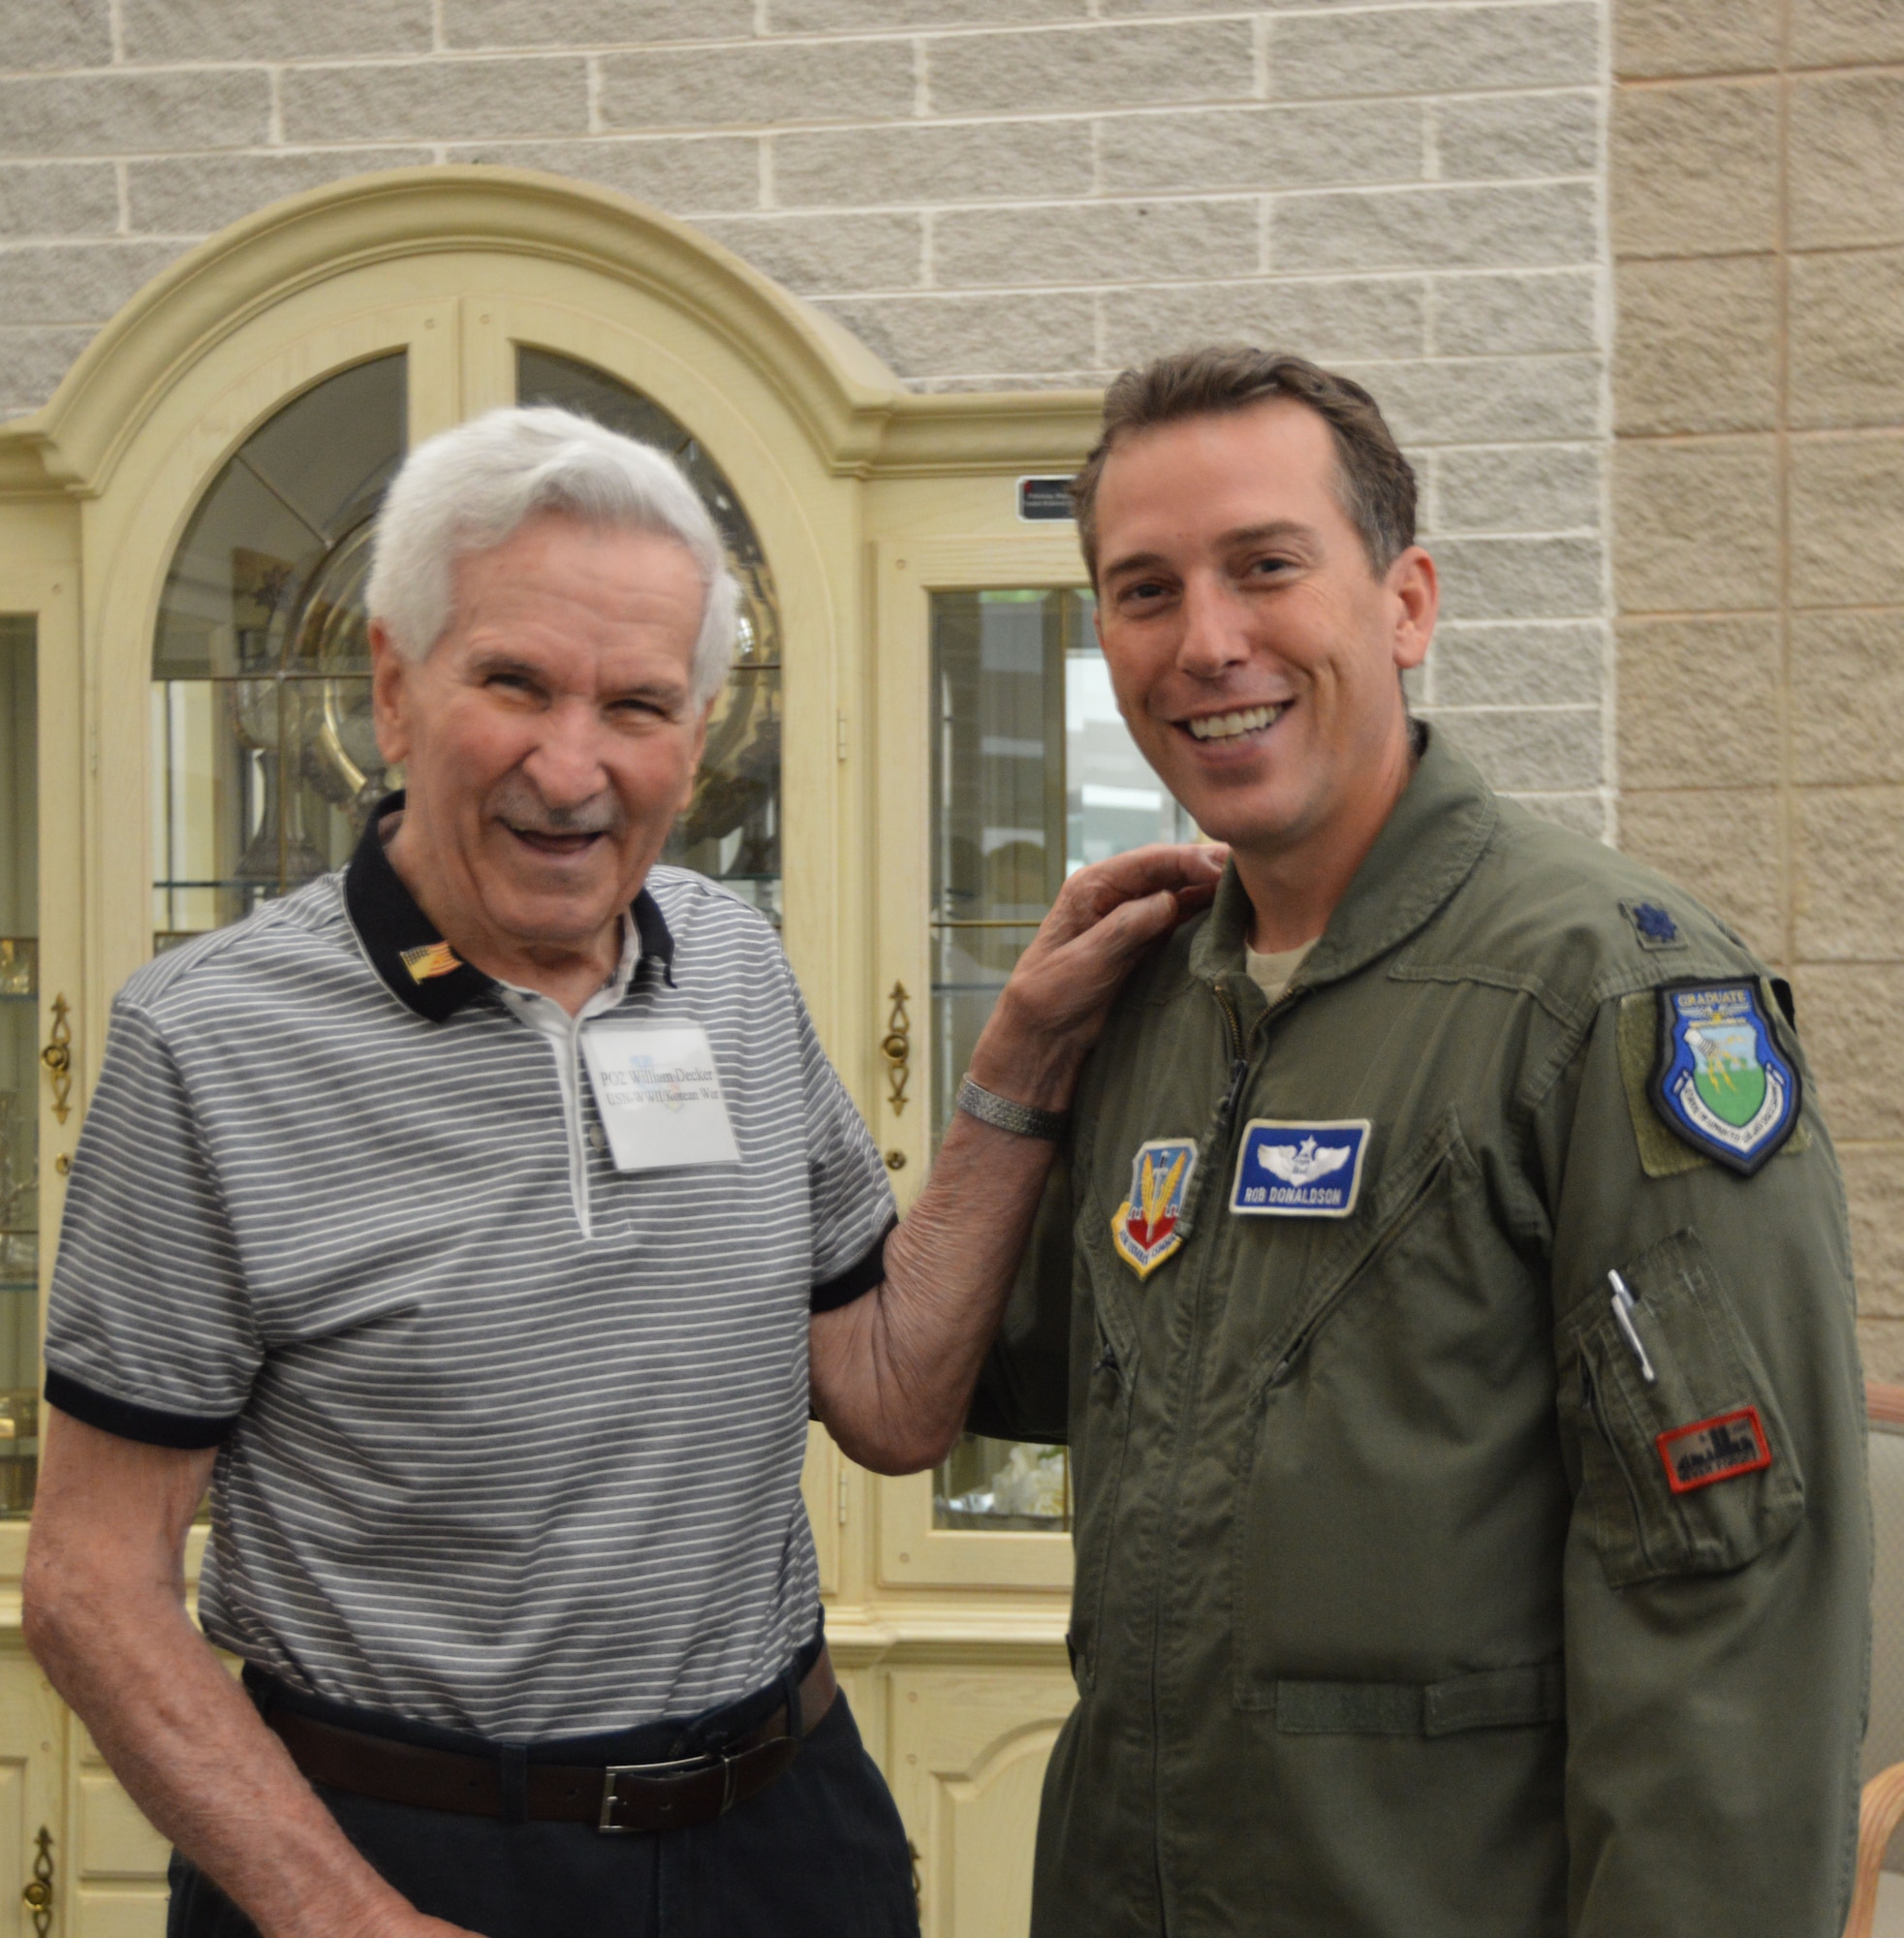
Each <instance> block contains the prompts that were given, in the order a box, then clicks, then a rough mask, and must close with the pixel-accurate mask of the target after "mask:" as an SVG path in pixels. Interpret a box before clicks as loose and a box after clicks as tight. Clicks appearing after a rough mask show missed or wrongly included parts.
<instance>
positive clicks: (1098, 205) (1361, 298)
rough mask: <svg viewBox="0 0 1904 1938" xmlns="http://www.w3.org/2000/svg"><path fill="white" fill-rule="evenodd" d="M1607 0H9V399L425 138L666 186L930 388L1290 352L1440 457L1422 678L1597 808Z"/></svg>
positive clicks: (1521, 769)
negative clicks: (159, 275)
mask: <svg viewBox="0 0 1904 1938" xmlns="http://www.w3.org/2000/svg"><path fill="white" fill-rule="evenodd" d="M1606 4H1607V0H1411V4H1407V5H1399V6H1397V5H1381V4H1377V5H1358V4H1350V5H1341V4H1337V3H1336V0H1300V4H1279V0H324V4H321V5H319V4H311V0H5V14H6V26H5V31H4V33H3V34H0V62H4V63H6V64H7V66H6V67H5V68H4V69H0V415H9V414H17V413H20V412H23V411H29V410H31V409H33V408H34V407H35V406H37V405H38V404H39V403H40V402H42V401H43V400H44V399H45V398H46V396H47V394H48V393H49V392H50V391H51V390H52V388H53V386H54V384H55V383H56V382H57V381H58V378H59V375H60V373H61V371H62V370H63V369H65V367H66V366H67V364H68V363H69V362H70V361H71V360H72V359H73V358H74V357H75V356H77V355H78V351H79V349H80V348H81V347H82V346H83V344H84V343H85V342H86V340H87V338H88V337H89V336H90V334H91V333H92V331H93V330H94V329H96V328H98V326H99V325H100V324H101V323H103V322H104V321H105V320H106V319H107V318H108V317H109V316H110V315H111V314H112V313H113V311H114V310H115V309H117V308H118V307H119V306H120V305H121V304H122V303H124V302H125V301H126V299H127V298H128V297H130V296H131V295H132V293H133V292H134V291H135V290H136V289H137V288H138V287H139V286H140V283H141V282H143V281H144V280H145V279H146V278H148V277H149V276H151V275H152V274H153V273H154V272H155V271H156V270H157V269H159V268H160V267H161V266H163V265H164V264H165V263H166V262H167V261H169V260H170V259H171V258H172V256H173V255H175V254H176V253H177V252H178V251H180V250H182V249H184V248H186V247H188V246H189V245H190V244H191V243H192V242H193V241H195V240H197V239H198V238H200V237H202V236H203V235H205V234H209V233H210V232H211V231H213V230H215V229H217V228H219V227H221V226H223V225H224V224H226V223H228V222H231V221H233V220H234V219H235V218H236V217H238V216H240V215H243V214H245V213H246V212H247V211H249V210H251V209H254V208H257V207H260V206H262V205H264V204H265V203H269V202H272V201H275V200H277V199H278V198H280V197H282V196H285V195H289V194H292V193H294V192H296V191H297V190H300V189H304V188H309V187H311V186H314V185H316V184H318V183H321V182H325V181H328V180H332V179H335V178H338V177H340V176H344V175H348V174H353V173H356V172H361V171H364V170H372V169H384V168H392V167H398V166H406V165H414V164H419V163H430V162H477V163H497V164H507V165H513V166H516V167H522V168H533V169H544V170H549V171H552V172H556V173H559V174H565V175H571V176H575V177H578V178H581V179H585V180H589V181H595V182H601V183H605V184H607V185H609V186H610V187H613V188H617V189H620V190H623V191H625V192H626V193H628V194H631V195H634V196H638V197H640V198H641V199H643V200H645V201H648V202H651V203H655V204H657V205H659V206H660V207H662V208H665V209H667V210H668V211H669V212H671V213H672V214H676V215H680V216H683V217H685V218H686V219H687V220H689V221H690V222H692V223H694V224H695V225H696V226H697V227H698V228H700V229H701V230H702V231H703V232H704V233H705V234H708V235H710V236H712V237H714V238H715V239H716V240H718V241H720V242H723V243H725V244H726V245H728V246H729V247H730V248H733V249H734V250H736V251H737V252H739V253H740V254H741V255H743V256H745V257H747V258H748V259H749V260H751V261H752V262H754V263H756V264H757V265H758V266H760V267H761V268H763V269H765V271H766V272H767V273H768V274H770V275H772V276H774V277H776V278H778V279H779V280H780V281H781V282H783V283H785V284H786V285H787V286H788V287H789V288H791V289H793V290H795V291H796V292H798V293H799V294H801V295H803V296H805V297H809V298H810V299H812V300H813V301H814V302H816V303H818V304H820V305H822V306H823V307H825V308H827V309H829V310H831V311H832V312H833V313H834V314H835V315H836V316H838V317H839V319H840V320H841V321H842V322H843V323H845V324H846V325H847V326H848V327H849V328H852V329H854V330H856V331H857V332H858V334H859V335H860V336H861V337H863V338H864V339H865V341H866V342H868V343H869V344H871V345H872V346H873V347H874V348H875V349H876V350H877V351H878V352H879V353H880V354H881V355H882V356H883V357H885V358H886V359H888V360H889V361H890V363H891V365H892V367H893V368H894V369H895V370H896V371H897V372H898V373H899V374H900V375H901V376H902V377H904V378H905V379H906V380H907V381H908V382H910V383H913V384H915V385H918V386H920V387H922V388H949V387H984V388H993V387H1044V386H1053V385H1073V384H1098V383H1102V382H1104V381H1105V380H1106V379H1107V378H1108V377H1109V376H1110V375H1112V374H1114V372H1115V371H1117V370H1118V369H1120V368H1121V367H1123V366H1124V365H1126V364H1128V363H1130V362H1133V361H1135V360H1138V359H1143V358H1145V357H1149V356H1151V355H1154V354H1155V353H1157V352H1158V351H1161V350H1164V349H1166V348H1170V347H1175V346H1177V345H1180V344H1183V343H1185V342H1188V341H1192V340H1196V339H1206V338H1230V339H1233V338H1237V337H1249V338H1252V339H1255V340H1258V341H1266V342H1273V343H1276V344H1280V345H1285V346H1288V347H1290V348H1294V349H1297V350H1301V351H1303V352H1305V353H1307V354H1309V355H1312V356H1315V357H1317V358H1320V359H1324V360H1327V361H1329V362H1332V363H1335V364H1337V365H1341V366H1344V367H1347V368H1350V369H1352V370H1354V371H1355V372H1356V373H1357V374H1358V375H1360V376H1361V377H1362V378H1363V379H1364V380H1365V381H1366V382H1367V383H1368V384H1369V385H1370V387H1371V388H1372V389H1373V390H1374V391H1376V393H1377V394H1378V395H1379V396H1380V397H1381V399H1382V401H1383V403H1384V404H1385V406H1386V407H1387V408H1388V410H1389V414H1390V416H1391V418H1392V420H1393V422H1395V425H1396V427H1397V430H1398V432H1399V434H1400V435H1401V437H1402V439H1403V441H1404V442H1405V443H1406V444H1407V445H1408V446H1409V448H1410V449H1411V452H1412V453H1414V454H1415V455H1416V457H1417V458H1418V460H1419V462H1420V469H1421V473H1422V482H1423V486H1424V505H1423V510H1424V515H1425V522H1426V527H1427V533H1428V535H1429V536H1431V537H1432V538H1433V540H1434V542H1435V544H1436V547H1437V550H1438V552H1439V554H1440V556H1441V560H1442V563H1443V566H1444V569H1445V575H1446V578H1447V582H1448V623H1447V626H1446V629H1445V632H1444V634H1443V637H1442V640H1441V641H1440V643H1439V645H1438V647H1437V651H1436V654H1435V656H1434V660H1433V662H1432V664H1431V666H1430V668H1429V669H1428V671H1427V673H1426V676H1425V678H1424V679H1423V681H1422V682H1421V685H1420V693H1419V696H1418V697H1419V698H1420V701H1421V702H1422V703H1423V705H1424V706H1425V707H1427V708H1429V709H1432V710H1434V711H1437V712H1439V713H1440V714H1441V715H1442V717H1443V718H1444V720H1445V722H1446V724H1447V725H1448V726H1449V727H1450V728H1451V731H1452V732H1453V733H1454V735H1456V737H1458V738H1460V739H1462V740H1463V741H1464V742H1465V743H1466V744H1467V745H1468V746H1469V747H1470V748H1471V749H1472V750H1473V751H1474V752H1475V753H1477V754H1478V755H1479V756H1480V757H1481V758H1482V759H1483V761H1484V762H1485V763H1486V764H1487V766H1489V768H1490V770H1491V771H1492V772H1493V773H1494V775H1495V776H1496V778H1497V779H1498V780H1499V781H1500V783H1501V784H1502V785H1503V786H1505V787H1507V788H1509V789H1511V790H1513V791H1514V792H1517V793H1522V794H1525V795H1527V796H1528V797H1531V798H1533V799H1534V800H1535V801H1536V802H1537V804H1539V805H1541V806H1543V807H1544V808H1545V809H1546V811H1548V812H1551V813H1554V814H1557V815H1559V816H1561V817H1563V818H1565V819H1567V820H1570V821H1572V822H1574V823H1575V824H1576V825H1578V826H1580V827H1583V828H1589V829H1592V830H1593V831H1596V832H1599V831H1610V798H1611V796H1610V787H1609V773H1608V760H1607V744H1606V743H1607V734H1606V731H1605V728H1604V725H1603V721H1604V717H1605V702H1606V685H1607V664H1608V658H1609V655H1608V648H1607V639H1606V632H1605V625H1604V621H1605V615H1606V612H1607V591H1606V579H1605V565H1604V549H1605V544H1604V541H1605V520H1604V516H1603V502H1604V492H1603V488H1602V478H1601V471H1602V458H1603V455H1604V451H1605V444H1606V439H1607V430H1608V422H1607V402H1606V395H1605V392H1606V383H1605V350H1606V336H1607V306H1606V303H1605V300H1604V297H1605V290H1604V280H1605V279H1604V273H1603V265H1604V261H1605V245H1604V213H1603V206H1602V203H1603V196H1602V187H1601V185H1602V182H1603V179H1604V169H1603V139H1602V122H1603V118H1604V112H1603V110H1604V105H1605V87H1604V64H1605V62H1604V51H1603V40H1604V37H1605V28H1606V20H1605V9H1606Z"/></svg>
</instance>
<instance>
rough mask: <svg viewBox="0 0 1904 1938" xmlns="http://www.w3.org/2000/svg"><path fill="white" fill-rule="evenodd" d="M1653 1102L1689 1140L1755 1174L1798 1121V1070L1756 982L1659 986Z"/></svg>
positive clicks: (1743, 1173) (1745, 1174)
mask: <svg viewBox="0 0 1904 1938" xmlns="http://www.w3.org/2000/svg"><path fill="white" fill-rule="evenodd" d="M1659 1004H1660V1042H1659V1054H1658V1057H1657V1059H1656V1061H1655V1063H1654V1066H1653V1081H1652V1094H1653V1103H1654V1106H1655V1108H1656V1109H1657V1110H1659V1113H1660V1115H1661V1116H1662V1117H1664V1118H1665V1119H1666V1121H1667V1123H1668V1125H1670V1128H1671V1129H1672V1130H1673V1131H1675V1132H1676V1133H1677V1134H1678V1135H1679V1136H1680V1137H1681V1138H1683V1139H1684V1140H1685V1141H1686V1142H1687V1143H1689V1144H1691V1145H1692V1147H1693V1148H1694V1149H1695V1150H1697V1151H1700V1152H1702V1153H1703V1154H1704V1155H1705V1156H1707V1157H1709V1158H1711V1159H1713V1160H1714V1162H1715V1163H1718V1164H1723V1165H1727V1166H1729V1167H1730V1168H1731V1169H1732V1170H1733V1171H1735V1172H1738V1173H1739V1174H1740V1175H1741V1176H1742V1177H1750V1176H1751V1175H1752V1173H1753V1172H1756V1171H1757V1170H1758V1169H1759V1168H1760V1166H1761V1165H1763V1164H1764V1163H1765V1162H1766V1160H1767V1159H1769V1158H1770V1157H1771V1156H1772V1155H1773V1153H1774V1152H1775V1151H1777V1149H1778V1147H1779V1146H1780V1145H1781V1144H1782V1143H1784V1141H1786V1139H1787V1138H1789V1137H1790V1136H1791V1135H1792V1131H1793V1127H1794V1126H1795V1124H1796V1123H1797V1121H1798V1105H1799V1101H1800V1096H1799V1081H1798V1073H1797V1071H1796V1069H1795V1068H1794V1066H1793V1065H1792V1064H1791V1063H1789V1062H1788V1061H1787V1060H1786V1058H1785V1056H1784V1055H1783V1054H1782V1053H1781V1052H1780V1050H1779V1048H1778V1046H1777V1045H1776V1043H1775V1042H1774V1041H1773V1039H1772V1032H1771V1025H1770V1024H1769V1023H1768V1022H1767V1021H1766V1019H1765V1012H1764V1008H1763V1007H1762V1006H1761V1004H1760V1001H1759V990H1758V985H1756V984H1753V983H1696V984H1695V983H1680V984H1675V985H1670V986H1669V987H1667V988H1663V989H1662V990H1661V991H1660V992H1659Z"/></svg>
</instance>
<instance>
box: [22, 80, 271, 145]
mask: <svg viewBox="0 0 1904 1938" xmlns="http://www.w3.org/2000/svg"><path fill="white" fill-rule="evenodd" d="M270 117H271V81H270V77H269V76H268V75H267V74H265V71H264V69H263V68H226V69H209V70H208V69H198V70H176V71H172V72H168V73H164V74H124V73H121V74H75V75H47V76H45V77H37V78H33V79H30V80H0V154H5V155H123V154H128V153H134V154H136V153H141V152H148V153H149V152H151V151H153V150H157V151H158V152H159V153H161V154H163V153H164V152H165V151H166V150H167V149H169V148H172V147H175V146H176V145H177V144H178V141H179V139H180V137H181V136H182V135H186V134H187V132H188V131H189V139H190V141H191V143H192V145H193V146H194V147H195V148H238V147H249V146H253V145H255V144H257V143H260V142H263V141H265V138H266V135H267V133H268V131H269V127H270Z"/></svg>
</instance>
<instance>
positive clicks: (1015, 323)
mask: <svg viewBox="0 0 1904 1938" xmlns="http://www.w3.org/2000/svg"><path fill="white" fill-rule="evenodd" d="M822 307H823V308H825V309H827V310H828V311H830V312H831V313H832V315H834V316H835V317H837V318H838V319H839V321H840V322H841V323H843V324H844V325H845V326H846V328H848V329H850V330H852V331H853V333H854V334H855V335H856V336H858V338H859V339H860V341H861V342H863V343H865V344H866V345H867V346H868V347H869V348H870V349H872V350H873V351H875V352H876V353H877V354H878V355H879V356H881V357H883V358H884V359H886V361H887V362H888V363H889V364H890V365H891V367H892V368H893V370H894V371H895V372H897V374H898V375H900V376H901V377H927V378H929V377H958V378H967V377H983V378H987V379H989V378H992V377H1007V376H1031V377H1035V376H1046V375H1049V376H1054V377H1055V376H1059V375H1071V374H1074V373H1077V372H1079V371H1085V370H1090V369H1093V368H1095V367H1096V365H1097V361H1098V358H1097V348H1096V345H1097V303H1096V298H1095V297H1090V296H1087V295H1070V294H1064V293H1059V294H1056V295H1052V296H1046V297H1040V298H1039V300H1038V302H1037V304H1036V305H1035V306H1028V305H1027V304H1026V302H1025V300H1024V298H1023V297H1015V296H1013V297H990V296H986V297H969V296H930V297H847V298H841V299H840V300H838V301H834V302H827V303H825V304H823V305H822Z"/></svg>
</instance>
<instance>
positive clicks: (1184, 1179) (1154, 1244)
mask: <svg viewBox="0 0 1904 1938" xmlns="http://www.w3.org/2000/svg"><path fill="white" fill-rule="evenodd" d="M1196 1169H1197V1144H1196V1141H1195V1140H1194V1139H1191V1138H1152V1139H1151V1140H1150V1141H1149V1142H1148V1143H1142V1144H1139V1146H1138V1154H1137V1156H1136V1157H1135V1158H1134V1159H1133V1160H1132V1163H1131V1195H1130V1197H1128V1198H1127V1199H1126V1200H1125V1201H1124V1202H1123V1203H1121V1204H1120V1205H1118V1207H1117V1209H1116V1210H1115V1211H1114V1212H1112V1213H1111V1218H1110V1242H1111V1244H1112V1245H1114V1246H1115V1247H1116V1250H1117V1256H1118V1257H1119V1258H1120V1259H1122V1260H1123V1261H1124V1263H1125V1264H1126V1265H1127V1266H1130V1268H1131V1269H1132V1270H1133V1271H1134V1272H1136V1273H1137V1275H1138V1276H1139V1278H1148V1277H1149V1276H1150V1274H1151V1273H1152V1272H1154V1271H1155V1270H1156V1269H1157V1267H1158V1266H1161V1265H1162V1264H1163V1263H1164V1261H1165V1260H1166V1259H1167V1258H1169V1257H1170V1254H1171V1253H1172V1252H1173V1251H1175V1250H1176V1249H1177V1247H1178V1246H1179V1245H1181V1244H1182V1243H1183V1239H1184V1234H1183V1231H1182V1228H1181V1226H1180V1225H1179V1223H1178V1220H1179V1219H1180V1218H1181V1217H1182V1216H1183V1203H1184V1198H1185V1196H1186V1194H1187V1193H1188V1192H1189V1190H1190V1177H1191V1173H1192V1172H1194V1171H1195V1170H1196Z"/></svg>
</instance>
